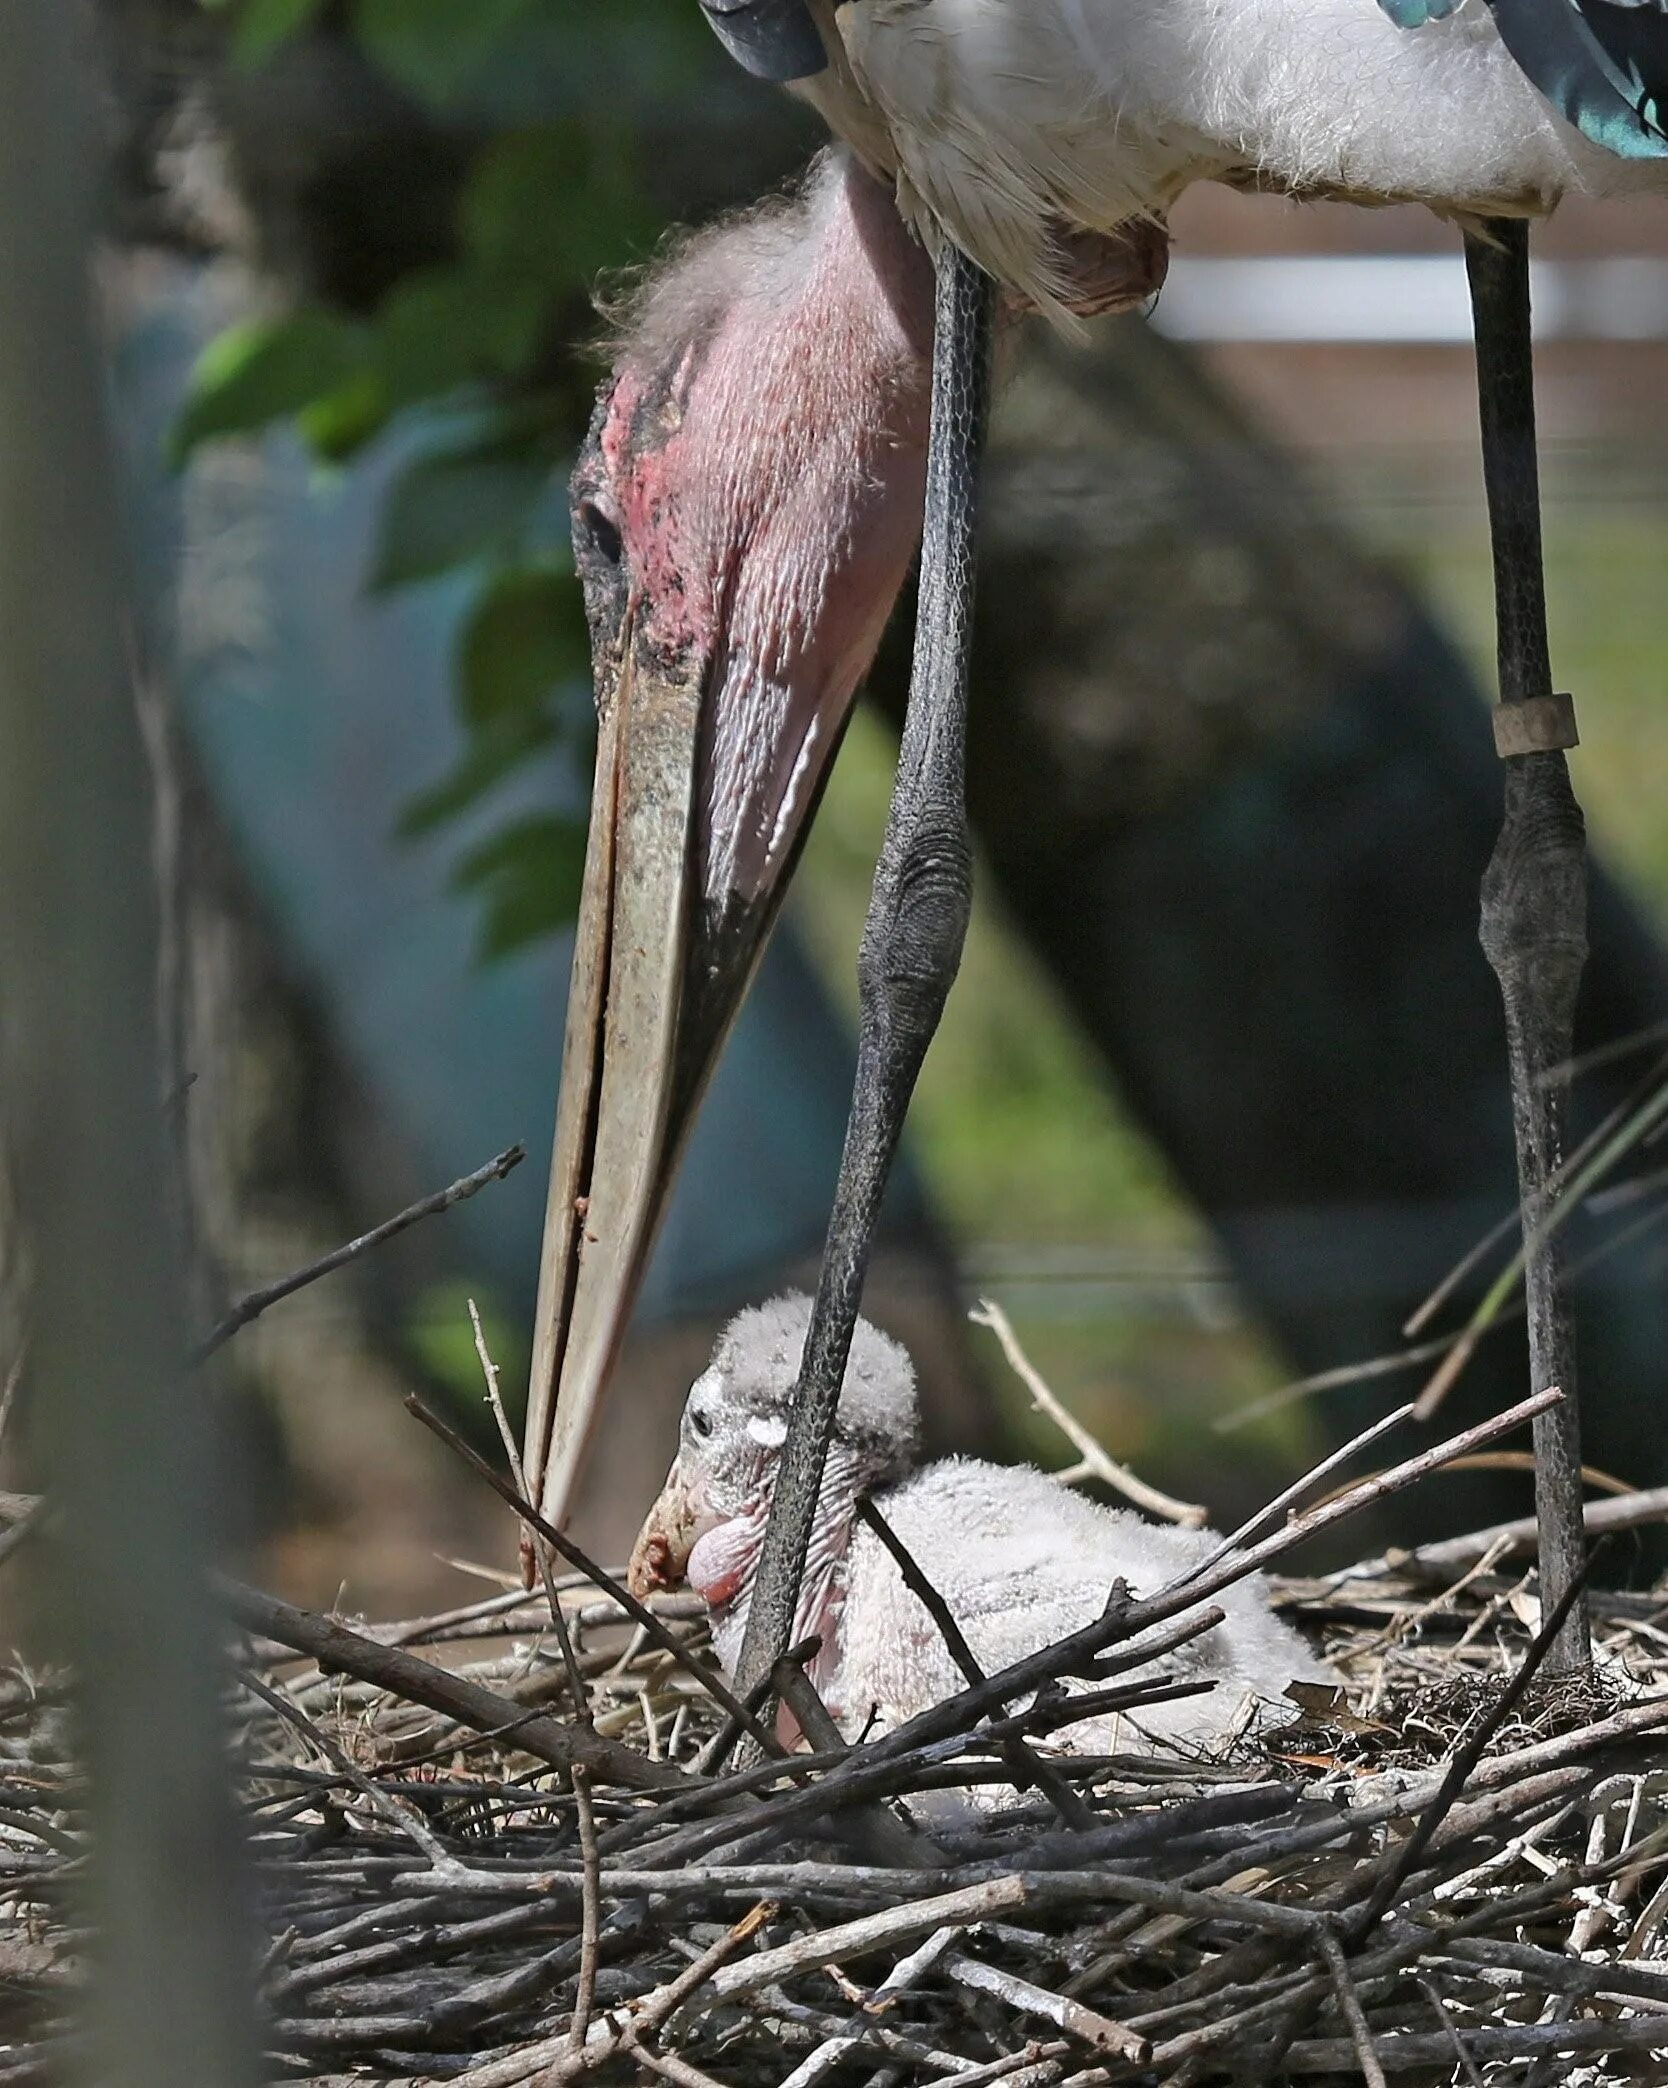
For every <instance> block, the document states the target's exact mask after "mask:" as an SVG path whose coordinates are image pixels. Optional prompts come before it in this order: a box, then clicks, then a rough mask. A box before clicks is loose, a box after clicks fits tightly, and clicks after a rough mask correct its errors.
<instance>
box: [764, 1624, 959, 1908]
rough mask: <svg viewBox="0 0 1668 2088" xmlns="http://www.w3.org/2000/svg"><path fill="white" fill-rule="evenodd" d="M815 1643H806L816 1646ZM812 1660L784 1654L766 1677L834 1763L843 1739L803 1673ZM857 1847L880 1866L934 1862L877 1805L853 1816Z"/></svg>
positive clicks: (929, 1850)
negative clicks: (882, 1864) (831, 1757)
mask: <svg viewBox="0 0 1668 2088" xmlns="http://www.w3.org/2000/svg"><path fill="white" fill-rule="evenodd" d="M821 1643H822V1642H821V1640H820V1639H811V1640H808V1641H807V1642H806V1644H807V1646H809V1647H820V1645H821ZM812 1657H814V1655H812V1654H811V1653H808V1652H806V1651H804V1650H803V1649H801V1650H800V1651H799V1652H798V1656H797V1657H796V1656H795V1653H793V1652H789V1653H784V1654H783V1656H782V1658H781V1659H780V1660H779V1661H777V1663H776V1665H775V1667H774V1668H772V1669H771V1673H770V1684H771V1689H772V1690H773V1691H774V1693H775V1695H776V1696H777V1697H778V1698H779V1699H780V1701H781V1702H782V1703H783V1704H785V1705H786V1707H787V1708H788V1710H789V1711H790V1712H791V1713H792V1714H793V1716H794V1717H795V1719H797V1720H798V1722H799V1730H800V1731H801V1732H802V1733H803V1734H804V1735H805V1737H806V1739H807V1740H809V1741H810V1743H811V1745H812V1746H813V1747H814V1748H816V1749H817V1751H818V1752H819V1753H820V1754H827V1755H833V1756H834V1757H835V1758H836V1759H838V1758H839V1757H840V1756H842V1755H844V1754H846V1753H847V1752H848V1749H847V1746H846V1739H845V1735H844V1734H843V1733H842V1732H841V1731H840V1728H839V1727H838V1726H837V1725H836V1724H835V1723H834V1719H833V1716H832V1714H831V1713H830V1711H829V1709H828V1706H827V1705H826V1704H825V1703H824V1702H823V1700H822V1698H821V1697H820V1696H818V1694H817V1691H816V1685H815V1684H814V1683H813V1682H812V1680H811V1678H810V1676H809V1675H808V1674H806V1672H805V1661H806V1660H807V1659H808V1658H812ZM853 1825H854V1827H855V1828H856V1832H857V1837H858V1841H859V1844H860V1846H861V1848H862V1851H863V1853H864V1854H865V1855H866V1856H869V1857H872V1858H874V1859H876V1860H878V1861H880V1862H882V1863H896V1864H900V1865H903V1866H905V1867H920V1866H923V1865H925V1864H927V1863H930V1862H932V1861H934V1860H935V1859H937V1858H938V1857H939V1853H940V1852H939V1851H938V1850H937V1849H935V1848H934V1847H933V1845H932V1843H931V1842H930V1841H928V1840H927V1838H926V1836H925V1835H923V1834H919V1833H917V1832H916V1830H915V1829H914V1828H912V1827H908V1826H906V1825H905V1824H904V1822H903V1821H902V1820H901V1819H899V1818H898V1817H897V1816H896V1815H895V1814H894V1813H890V1812H888V1811H887V1809H886V1807H885V1806H884V1805H881V1804H872V1805H867V1806H864V1807H862V1808H861V1809H860V1810H859V1811H858V1813H857V1814H856V1816H855V1819H854V1821H853Z"/></svg>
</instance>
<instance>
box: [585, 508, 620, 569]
mask: <svg viewBox="0 0 1668 2088" xmlns="http://www.w3.org/2000/svg"><path fill="white" fill-rule="evenodd" d="M579 526H580V528H581V529H582V530H583V531H584V532H585V535H586V538H587V540H588V542H589V545H590V548H591V550H592V551H594V552H595V554H596V555H597V557H598V558H600V559H601V560H602V561H603V563H604V564H605V565H611V566H617V565H618V564H619V562H620V560H621V559H622V558H623V557H624V556H625V544H624V541H623V540H622V538H621V536H620V525H619V523H618V522H616V521H615V520H614V517H613V516H612V515H610V514H608V513H607V512H606V511H605V510H604V509H602V508H600V507H599V506H598V505H597V503H596V502H595V501H594V500H585V501H581V503H580V506H579Z"/></svg>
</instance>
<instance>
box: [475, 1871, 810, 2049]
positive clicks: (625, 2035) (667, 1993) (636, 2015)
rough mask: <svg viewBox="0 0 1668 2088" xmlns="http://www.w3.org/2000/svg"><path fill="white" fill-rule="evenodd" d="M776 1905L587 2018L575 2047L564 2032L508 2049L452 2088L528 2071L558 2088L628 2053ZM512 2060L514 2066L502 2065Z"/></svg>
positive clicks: (770, 1916) (764, 1906)
mask: <svg viewBox="0 0 1668 2088" xmlns="http://www.w3.org/2000/svg"><path fill="white" fill-rule="evenodd" d="M777 1911H778V1910H777V1908H776V1905H775V1903H774V1902H773V1901H768V1900H767V1901H764V1902H762V1903H761V1904H760V1905H758V1906H756V1907H753V1908H750V1909H749V1911H748V1912H747V1913H746V1914H744V1915H743V1916H742V1918H741V1919H740V1920H739V1921H738V1922H736V1923H735V1925H734V1926H733V1927H732V1928H729V1929H727V1930H726V1931H725V1932H724V1934H723V1935H722V1936H720V1937H719V1938H718V1940H717V1941H716V1942H715V1943H710V1944H708V1946H707V1948H706V1949H705V1950H703V1951H702V1952H701V1954H700V1956H699V1957H697V1958H694V1959H692V1960H691V1961H690V1963H689V1964H687V1965H686V1966H685V1967H684V1969H683V1970H682V1971H681V1972H680V1973H679V1974H678V1975H677V1977H676V1978H675V1979H669V1980H667V1981H666V1982H665V1984H664V1985H662V1986H658V1987H656V1988H655V1989H654V1991H653V1993H650V1994H645V1995H643V1996H642V1998H641V1999H640V2000H637V2001H633V2002H630V2003H628V2004H627V2006H626V2008H625V2009H623V2010H614V2011H611V2012H610V2013H609V2014H608V2015H606V2016H604V2017H603V2018H602V2019H601V2020H600V2021H599V2022H594V2023H592V2025H591V2027H590V2029H589V2030H588V2031H587V2032H586V2038H585V2043H584V2044H583V2045H582V2046H581V2047H580V2049H579V2050H578V2051H574V2050H573V2049H571V2048H570V2047H569V2045H568V2042H567V2039H566V2037H565V2036H562V2037H559V2038H555V2037H553V2038H548V2039H545V2040H544V2041H543V2042H542V2043H540V2044H537V2045H532V2046H529V2047H528V2049H527V2051H526V2052H525V2053H518V2054H513V2055H512V2057H511V2060H510V2061H509V2062H499V2063H496V2064H493V2065H488V2066H484V2067H476V2068H475V2069H473V2070H472V2071H471V2072H469V2073H466V2074H462V2075H459V2076H458V2077H457V2081H456V2088H507V2084H510V2083H513V2082H517V2081H523V2080H526V2079H528V2078H529V2076H530V2075H532V2074H538V2088H560V2084H561V2083H562V2082H564V2081H571V2080H574V2079H576V2078H577V2077H578V2076H579V2075H580V2074H582V2073H589V2072H591V2071H592V2070H593V2069H594V2068H595V2067H597V2066H600V2065H601V2064H602V2063H603V2062H604V2061H605V2060H608V2059H612V2058H613V2057H615V2056H616V2054H619V2053H621V2052H622V2051H624V2052H633V2053H634V2052H635V2051H636V2048H637V2047H638V2045H639V2044H640V2042H641V2040H642V2039H643V2038H645V2037H652V2036H653V2035H654V2033H655V2032H656V2031H657V2030H658V2029H659V2028H660V2026H661V2024H662V2023H664V2022H665V2021H666V2020H667V2019H668V2017H670V2016H671V2015H672V2014H673V2012H674V2011H675V2010H676V2009H678V2008H681V2007H682V2005H683V2004H684V2002H685V2001H687V2000H689V1998H690V1997H691V1996H692V1995H693V1994H695V1993H697V1992H699V1990H700V1989H701V1988H702V1987H703V1986H704V1985H705V1984H706V1983H707V1981H708V1980H709V1979H711V1978H712V1977H713V1976H714V1975H715V1974H716V1973H718V1972H720V1971H721V1970H722V1969H723V1967H724V1966H725V1965H726V1964H727V1963H728V1961H729V1960H730V1959H731V1958H732V1957H734V1955H735V1953H736V1952H737V1951H738V1950H739V1949H740V1948H741V1946H742V1944H743V1943H745V1942H747V1941H748V1940H749V1939H750V1938H751V1937H752V1936H754V1935H755V1934H756V1933H757V1932H758V1930H759V1929H761V1928H763V1927H764V1925H765V1924H766V1923H767V1922H769V1921H773V1920H774V1919H775V1918H776V1914H777ZM547 2059H549V2060H550V2061H552V2062H554V2063H553V2064H551V2065H549V2066H548V2068H547V2069H546V2071H544V2072H543V2073H539V2072H538V2069H539V2068H540V2066H542V2065H544V2063H545V2061H546V2060H547ZM517 2060H519V2062H520V2070H519V2071H510V2070H508V2069H509V2067H510V2066H511V2065H513V2064H514V2062H515V2061H517Z"/></svg>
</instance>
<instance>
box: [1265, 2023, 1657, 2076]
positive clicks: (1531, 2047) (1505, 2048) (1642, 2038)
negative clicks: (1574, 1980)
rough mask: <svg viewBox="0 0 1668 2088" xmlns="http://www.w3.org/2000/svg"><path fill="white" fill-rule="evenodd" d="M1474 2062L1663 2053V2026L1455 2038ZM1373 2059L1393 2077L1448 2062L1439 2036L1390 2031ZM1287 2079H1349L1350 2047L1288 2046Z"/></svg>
mask: <svg viewBox="0 0 1668 2088" xmlns="http://www.w3.org/2000/svg"><path fill="white" fill-rule="evenodd" d="M1458 2035H1459V2037H1460V2038H1461V2039H1462V2040H1463V2042H1464V2045H1465V2048H1466V2050H1467V2051H1468V2052H1469V2053H1470V2055H1471V2057H1472V2058H1473V2059H1474V2060H1481V2061H1483V2062H1484V2063H1488V2062H1491V2061H1501V2060H1512V2059H1533V2058H1538V2057H1539V2056H1540V2055H1541V2054H1542V2053H1543V2052H1555V2053H1559V2054H1562V2055H1569V2054H1573V2053H1577V2052H1655V2051H1668V2023H1665V2022H1664V2021H1663V2019H1662V2018H1661V2017H1660V2016H1644V2017H1640V2016H1627V2017H1622V2018H1619V2019H1617V2020H1615V2021H1611V2022H1606V2021H1603V2020H1602V2019H1601V2020H1598V2021H1592V2020H1585V2019H1584V2020H1583V2021H1581V2022H1577V2023H1522V2024H1517V2025H1514V2026H1513V2027H1511V2028H1509V2029H1495V2028H1489V2027H1483V2026H1480V2025H1479V2026H1476V2027H1468V2028H1466V2029H1463V2030H1460V2031H1459V2032H1458ZM1378 2055H1379V2058H1380V2060H1381V2062H1382V2063H1383V2065H1384V2066H1385V2068H1386V2069H1387V2070H1388V2071H1389V2072H1392V2073H1402V2072H1412V2071H1421V2072H1423V2071H1427V2070H1428V2069H1429V2068H1431V2067H1433V2066H1438V2067H1439V2066H1445V2065H1447V2064H1448V2063H1449V2061H1450V2060H1451V2059H1452V2056H1453V2047H1452V2046H1451V2044H1450V2043H1449V2041H1448V2038H1447V2037H1446V2036H1445V2035H1443V2034H1441V2033H1438V2032H1434V2031H1432V2032H1425V2031H1419V2030H1392V2031H1390V2032H1388V2033H1387V2034H1386V2035H1385V2036H1384V2037H1383V2038H1381V2039H1380V2040H1379V2046H1378ZM1244 2063H1245V2065H1246V2067H1247V2068H1248V2069H1250V2070H1253V2071H1254V2072H1256V2073H1259V2074H1264V2075H1265V2076H1266V2074H1267V2071H1268V2067H1269V2055H1268V2053H1267V2052H1266V2051H1263V2052H1256V2053H1252V2054H1248V2055H1247V2057H1246V2060H1245V2062H1244ZM1277 2063H1278V2064H1279V2065H1280V2066H1282V2067H1284V2068H1285V2070H1286V2071H1287V2072H1288V2073H1297V2074H1348V2073H1349V2072H1351V2071H1352V2069H1353V2068H1354V2065H1355V2047H1354V2045H1353V2044H1352V2043H1351V2042H1350V2040H1349V2039H1348V2038H1347V2037H1342V2038H1340V2037H1328V2038H1315V2039H1313V2040H1311V2041H1309V2042H1307V2043H1304V2044H1296V2045H1293V2046H1292V2048H1291V2050H1290V2051H1289V2052H1287V2053H1286V2054H1285V2056H1284V2058H1283V2059H1281V2060H1279V2061H1278V2062H1277Z"/></svg>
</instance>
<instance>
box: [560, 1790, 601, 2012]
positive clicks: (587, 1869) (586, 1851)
mask: <svg viewBox="0 0 1668 2088" xmlns="http://www.w3.org/2000/svg"><path fill="white" fill-rule="evenodd" d="M573 1803H574V1811H575V1813H576V1814H577V1816H578V1822H579V1861H580V1871H581V1876H582V1877H583V1879H584V1885H585V1890H584V1899H583V1902H582V1908H581V1917H580V1918H581V1922H582V1926H581V1929H580V1957H579V1991H578V1993H577V1994H576V1996H575V1997H574V2004H573V2022H572V2024H571V2026H570V2027H569V2030H568V2042H569V2044H571V2045H573V2046H575V2047H576V2048H582V2047H583V2045H584V2043H585V2035H586V2032H587V2031H588V2030H589V2029H590V2027H591V2007H592V2004H593V2002H594V2001H595V2000H596V1991H597V1937H598V1935H599V1933H600V1931H601V1926H602V1922H601V1914H600V1909H599V1902H600V1900H601V1897H602V1884H601V1870H602V1865H601V1859H600V1858H599V1857H598V1855H597V1823H596V1815H595V1813H594V1812H593V1811H592V1810H591V1780H590V1778H589V1776H588V1775H587V1774H586V1772H585V1771H584V1770H583V1769H580V1768H575V1770H574V1771H573Z"/></svg>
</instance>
